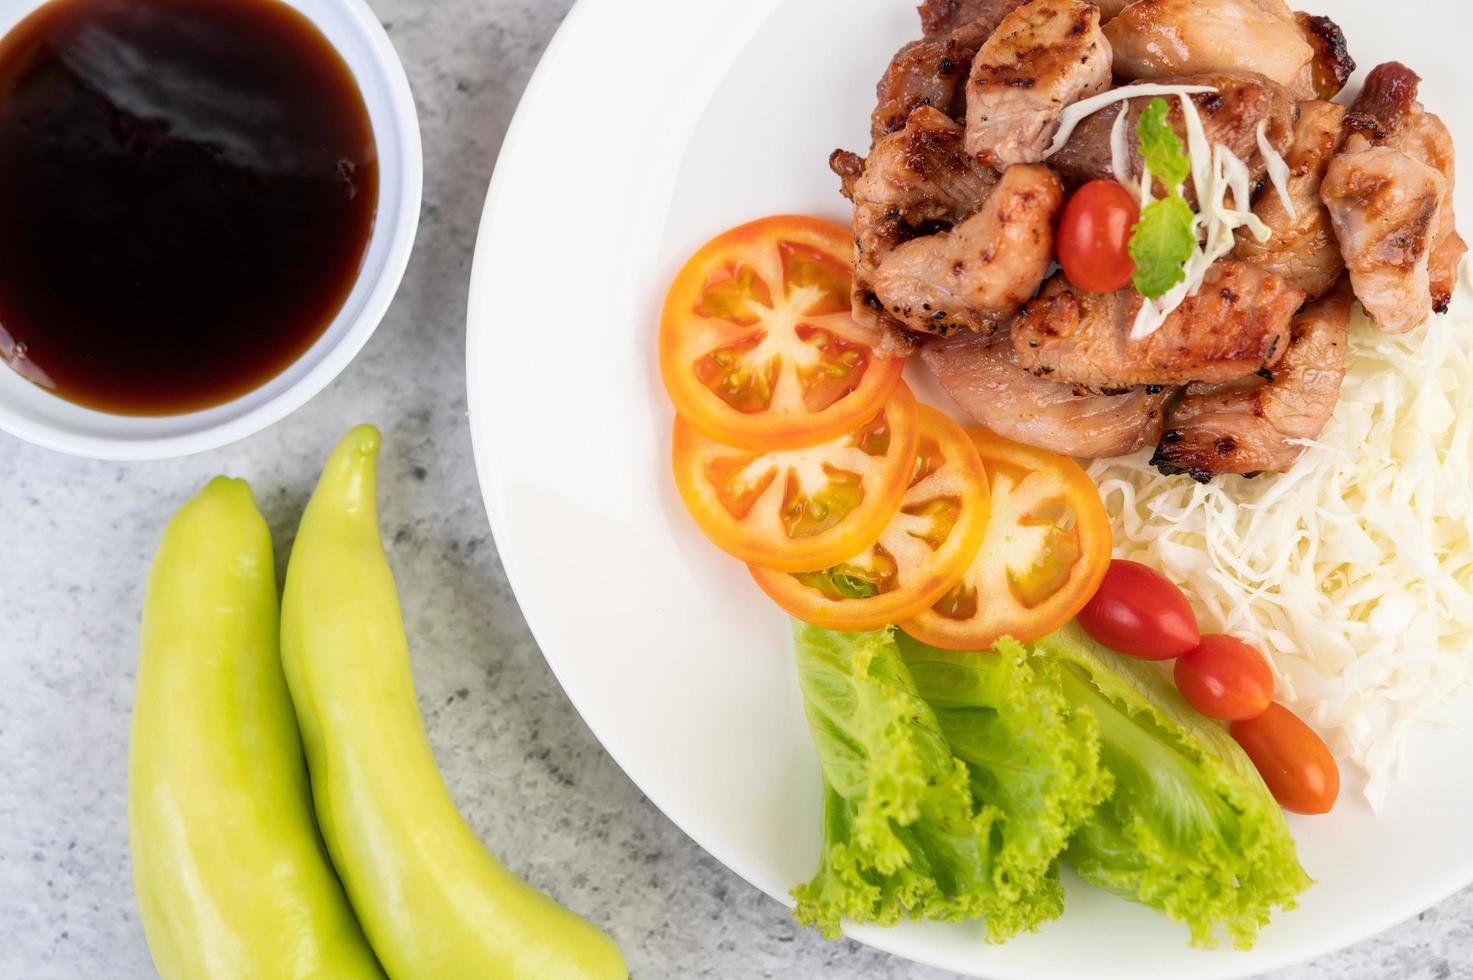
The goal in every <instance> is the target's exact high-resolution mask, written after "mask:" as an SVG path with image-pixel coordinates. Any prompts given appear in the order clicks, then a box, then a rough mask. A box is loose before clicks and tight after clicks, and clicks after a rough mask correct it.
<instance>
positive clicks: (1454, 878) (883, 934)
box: [465, 0, 1473, 980]
mask: <svg viewBox="0 0 1473 980" xmlns="http://www.w3.org/2000/svg"><path fill="white" fill-rule="evenodd" d="M659 2H660V3H664V4H669V3H670V2H671V0H659ZM786 2H791V0H763V3H764V4H765V5H766V6H767V7H768V8H775V7H778V6H780V5H781V4H782V3H786ZM608 8H615V9H618V5H617V0H576V2H575V3H574V5H573V6H572V7H571V8H570V10H569V12H568V14H567V16H566V17H565V18H564V20H563V22H562V23H561V24H560V25H559V27H558V29H557V31H556V32H555V33H554V35H553V37H552V39H551V41H550V42H549V43H548V46H547V48H546V49H545V50H544V52H543V53H542V55H541V57H540V58H539V59H538V62H537V65H536V67H535V69H534V70H533V72H532V74H531V76H530V77H529V79H528V82H527V85H526V87H525V89H524V90H523V92H522V95H521V97H520V99H519V101H518V104H517V107H516V109H515V111H514V113H513V116H512V119H511V121H510V123H509V124H508V127H507V130H506V134H505V136H504V138H503V140H502V142H501V146H500V149H499V150H498V154H497V160H496V165H495V167H494V168H493V172H492V175H491V178H490V181H489V183H488V187H487V192H486V196H485V200H484V204H483V207H482V213H481V219H480V222H479V224H478V228H477V234H476V242H475V247H474V253H473V258H472V263H471V270H470V280H469V284H468V297H467V308H466V327H465V328H466V364H465V383H466V400H467V415H468V422H469V428H470V433H471V444H472V455H473V458H474V463H475V469H476V476H477V482H478V485H479V488H480V491H481V498H482V504H483V506H484V508H485V512H486V517H487V520H488V523H489V525H490V527H491V532H492V536H493V538H494V540H495V542H496V545H497V553H498V555H499V557H500V560H501V563H502V566H503V568H504V570H505V572H506V578H507V583H508V587H509V588H510V589H511V591H512V594H513V596H514V597H515V598H516V600H517V606H518V611H519V612H520V613H521V614H522V617H523V620H524V622H526V624H527V628H528V630H529V632H530V633H531V635H532V638H533V640H534V641H535V642H536V644H537V648H538V652H539V654H541V656H542V658H543V660H544V662H545V663H546V664H547V666H548V668H549V670H551V671H552V674H553V676H554V677H555V678H556V679H557V681H558V684H559V686H560V687H561V688H562V689H563V692H564V694H565V695H566V696H567V697H568V700H569V701H570V702H571V703H572V705H573V707H574V710H575V711H577V712H578V714H579V717H580V718H581V719H582V720H583V723H584V724H585V725H587V727H588V729H589V731H590V733H591V734H592V735H593V736H594V738H595V739H596V740H597V741H598V743H599V747H600V748H601V749H602V751H604V752H605V753H606V754H607V755H608V756H609V757H610V758H611V759H612V760H613V761H614V763H615V764H616V765H617V766H618V767H619V769H620V770H621V771H622V772H623V774H624V775H625V777H626V778H628V779H629V780H630V782H632V783H633V784H634V786H635V787H636V788H637V789H638V790H639V791H640V792H641V793H642V794H643V795H644V796H645V797H646V798H647V799H648V800H649V801H650V802H651V803H652V804H653V805H654V806H655V807H656V808H657V809H659V811H660V813H661V814H662V816H664V817H665V818H666V819H668V820H669V821H670V822H671V823H672V824H673V825H674V826H675V827H676V828H677V829H678V830H680V832H681V833H683V834H685V836H686V837H688V838H689V839H690V840H691V841H692V842H694V843H695V844H696V845H697V846H698V847H700V848H701V849H702V850H704V851H706V852H707V853H708V854H710V855H711V856H712V857H714V858H716V860H718V861H719V862H721V864H722V865H723V867H725V868H726V869H727V870H728V871H730V872H731V873H733V874H735V875H737V877H739V878H741V879H742V880H743V881H745V882H746V883H747V884H749V885H751V886H752V887H753V888H755V889H757V890H758V891H760V892H761V893H763V894H764V895H767V896H768V897H769V898H772V899H774V900H775V901H777V902H779V903H780V904H782V905H783V906H785V907H788V908H791V907H792V905H793V902H792V900H791V898H790V897H789V896H787V895H785V894H781V895H780V894H774V893H773V892H772V891H771V890H769V889H768V888H766V887H764V886H763V885H762V884H760V883H759V881H758V879H757V877H756V876H755V875H754V874H752V873H750V872H749V871H748V870H747V869H746V868H745V867H744V865H745V862H744V861H743V860H742V859H741V858H740V857H738V856H737V855H734V854H732V853H730V850H729V848H728V847H726V846H724V845H723V844H722V843H721V842H719V841H714V840H708V839H707V835H706V834H704V833H701V832H698V831H696V830H694V829H692V828H691V827H688V826H686V824H685V823H683V822H682V821H681V820H680V819H678V818H677V817H675V816H674V815H673V814H672V813H671V812H670V810H669V809H667V807H666V806H665V805H664V804H663V803H662V802H661V800H662V798H663V797H664V794H662V793H659V792H652V791H651V790H650V788H649V787H648V786H647V785H646V784H645V782H644V781H642V780H641V779H640V778H639V777H638V776H636V775H635V773H634V771H632V769H631V767H630V766H629V765H626V763H625V760H624V758H623V757H622V753H621V752H620V751H619V750H616V749H615V748H613V747H612V746H611V745H610V744H609V742H608V741H607V740H606V739H605V736H604V735H603V734H602V733H601V732H600V731H599V729H598V727H597V726H596V725H595V724H594V723H593V722H592V721H590V720H589V712H587V711H585V710H584V706H583V704H582V703H581V701H580V698H579V696H578V695H576V694H575V693H574V686H570V685H569V683H568V682H567V680H566V679H565V677H564V674H563V671H564V669H565V667H566V664H564V666H563V667H560V666H559V662H558V658H557V657H556V656H555V655H549V653H548V652H547V648H546V645H545V644H544V641H543V636H544V635H545V634H546V629H545V627H544V626H543V625H541V622H540V620H539V621H538V622H534V620H533V617H532V616H531V615H529V614H528V612H527V605H526V604H525V603H524V602H523V598H522V597H523V595H524V594H526V593H525V592H524V588H525V587H526V583H527V581H528V578H529V573H528V572H527V571H526V568H527V562H526V559H525V558H524V555H523V552H522V550H521V549H520V548H519V547H518V546H517V545H514V544H512V541H513V537H512V535H510V534H509V533H508V531H509V529H510V527H511V526H512V523H513V521H512V517H511V514H510V513H509V510H508V505H507V503H506V501H505V499H504V496H503V494H502V492H501V487H500V484H499V480H498V478H497V476H496V473H497V472H498V471H499V470H500V469H501V467H500V462H501V458H500V453H499V448H498V447H497V445H496V441H495V438H494V433H493V430H494V428H495V426H496V425H497V423H496V422H495V421H494V420H495V418H496V413H495V412H493V411H491V410H490V405H491V403H492V401H493V400H494V393H493V392H491V391H489V390H488V389H487V387H486V386H485V385H482V384H478V383H477V381H476V364H477V363H479V361H480V359H481V358H483V357H486V356H489V354H490V352H491V350H492V349H493V348H494V344H495V337H496V325H495V322H494V318H492V317H490V316H487V315H483V310H484V309H485V307H486V306H487V304H488V302H489V301H488V300H487V299H486V297H487V296H488V295H489V294H491V293H492V292H495V291H496V289H497V288H498V278H499V273H498V271H497V270H495V269H494V268H493V267H491V266H490V264H489V260H488V259H487V256H488V255H489V253H490V252H491V251H492V249H493V247H494V246H493V244H492V243H493V242H494V241H496V240H497V236H499V235H501V234H503V232H502V231H501V230H500V229H501V227H502V224H503V223H502V222H500V221H499V220H498V215H499V213H500V210H501V208H502V203H501V202H502V199H503V197H504V195H505V194H506V186H505V185H506V180H505V179H504V177H503V175H504V173H505V171H506V170H507V169H508V164H507V161H509V160H512V159H515V158H516V157H517V155H518V154H522V153H525V147H526V145H527V144H528V142H529V136H528V133H529V132H530V131H531V130H533V129H534V128H535V127H536V120H537V119H539V118H541V117H543V116H545V115H551V114H552V112H553V111H554V110H556V109H557V106H556V105H555V104H553V103H552V102H551V101H550V100H549V99H548V96H549V94H550V92H551V88H550V86H551V82H550V81H549V80H550V79H551V77H552V76H553V74H554V73H555V72H556V71H558V70H559V69H560V67H561V64H562V62H563V61H564V60H565V59H567V58H568V57H569V54H570V53H575V52H576V47H575V46H576V45H578V44H580V43H583V42H584V37H583V35H584V34H585V33H586V32H587V31H586V29H587V27H588V26H589V25H590V24H591V23H592V22H593V19H594V17H593V15H594V13H595V12H602V11H604V10H606V9H608ZM770 12H771V10H770V9H769V10H768V11H767V12H765V13H764V14H763V16H762V20H763V22H765V20H766V19H767V16H768V15H769V14H770ZM1468 272H1469V273H1470V274H1473V263H1470V266H1469V270H1468ZM635 768H637V767H635ZM1469 885H1473V863H1470V864H1469V865H1468V866H1467V867H1465V868H1464V869H1463V870H1462V872H1461V873H1458V874H1451V875H1449V877H1448V878H1447V879H1445V880H1444V881H1443V883H1442V885H1441V886H1440V887H1438V888H1435V889H1433V890H1431V891H1426V892H1419V893H1418V894H1419V896H1421V897H1419V898H1418V899H1417V900H1413V901H1404V902H1402V903H1400V906H1399V907H1397V908H1395V909H1394V911H1392V914H1390V915H1383V916H1377V917H1376V921H1377V923H1378V924H1376V925H1375V926H1373V927H1372V928H1370V929H1369V930H1357V931H1356V932H1355V933H1354V934H1353V935H1349V936H1348V937H1347V936H1345V935H1338V934H1337V935H1334V936H1333V938H1330V937H1329V935H1328V934H1324V933H1319V934H1316V935H1315V936H1313V937H1311V938H1308V939H1305V940H1302V941H1297V942H1295V943H1294V944H1292V946H1290V947H1289V948H1285V949H1283V950H1282V951H1278V952H1275V951H1265V950H1259V951H1256V952H1255V954H1254V956H1253V960H1254V962H1253V963H1252V964H1251V965H1248V964H1245V965H1243V966H1241V967H1234V966H1231V965H1229V966H1227V967H1226V968H1225V969H1217V968H1215V966H1214V965H1212V964H1209V963H1207V962H1206V961H1204V962H1203V964H1202V968H1201V969H1200V970H1197V971H1194V972H1193V973H1192V974H1191V975H1190V978H1191V980H1234V978H1240V977H1248V976H1251V975H1256V974H1259V973H1261V972H1264V971H1272V970H1282V969H1285V968H1289V967H1293V966H1296V965H1299V964H1303V963H1307V962H1309V961H1311V960H1315V959H1319V958H1321V957H1324V956H1326V955H1329V954H1332V953H1335V952H1337V951H1339V950H1342V949H1346V948H1348V947H1350V946H1353V945H1355V944H1357V943H1360V942H1363V941H1365V940H1368V939H1371V938H1373V937H1375V936H1378V935H1381V934H1383V933H1385V932H1386V931H1388V930H1390V929H1393V928H1395V927H1397V926H1398V925H1401V924H1402V923H1404V922H1406V921H1409V920H1410V919H1411V918H1413V917H1415V916H1416V915H1418V914H1419V913H1420V912H1422V911H1425V910H1427V909H1430V908H1432V907H1433V906H1435V905H1438V904H1440V903H1441V902H1443V901H1446V900H1447V899H1448V898H1450V897H1451V896H1453V895H1455V894H1456V893H1458V892H1459V891H1462V890H1463V889H1465V888H1467V887H1468V886H1469ZM1428 896H1431V897H1428ZM844 935H845V936H846V937H848V938H851V939H853V940H855V941H856V942H859V943H861V944H863V945H866V946H870V947H873V948H875V949H878V950H881V951H882V952H885V953H888V954H890V955H893V956H895V957H897V958H899V959H902V960H905V961H908V962H914V963H918V964H922V965H927V966H932V967H933V968H937V969H942V970H954V969H955V966H954V965H951V964H945V963H938V962H936V961H935V960H933V959H930V958H926V957H924V956H923V955H917V954H916V952H914V951H912V950H910V949H900V948H897V947H898V946H899V945H900V944H899V943H896V942H892V941H888V940H887V936H889V935H893V933H891V932H890V931H889V930H886V929H884V928H883V927H879V926H874V925H858V926H856V925H854V924H852V923H846V928H845V929H844ZM987 969H988V971H989V972H988V973H986V974H983V973H977V972H971V971H968V972H967V973H966V974H963V975H969V976H974V977H978V978H983V977H991V978H993V980H1043V976H1042V975H1041V974H1039V973H1036V972H1035V973H1029V974H1027V975H1024V974H1020V973H1017V972H1009V971H1007V970H1004V972H997V970H996V969H995V968H994V967H992V966H988V967H987ZM1049 976H1050V977H1058V978H1061V980H1062V978H1065V977H1080V978H1082V977H1083V976H1084V975H1083V974H1078V973H1052V974H1049Z"/></svg>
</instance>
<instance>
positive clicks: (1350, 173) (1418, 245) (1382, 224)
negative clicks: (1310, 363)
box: [1320, 146, 1447, 333]
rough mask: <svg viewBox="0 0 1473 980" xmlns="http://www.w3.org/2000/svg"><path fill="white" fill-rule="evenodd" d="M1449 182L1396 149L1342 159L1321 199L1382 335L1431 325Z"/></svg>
mask: <svg viewBox="0 0 1473 980" xmlns="http://www.w3.org/2000/svg"><path fill="white" fill-rule="evenodd" d="M1446 193H1447V181H1446V180H1444V179H1443V177H1442V174H1440V173H1438V172H1437V171H1436V170H1434V169H1433V168H1431V167H1429V166H1427V165H1426V164H1425V163H1421V162H1419V161H1417V160H1413V159H1412V158H1411V157H1409V156H1407V155H1406V154H1405V153H1402V152H1401V151H1399V150H1393V149H1392V148H1391V147H1389V146H1373V147H1369V148H1367V149H1363V150H1357V151H1354V152H1347V153H1344V154H1341V155H1340V156H1337V157H1335V159H1334V160H1332V161H1331V162H1330V167H1329V169H1328V170H1327V171H1326V172H1325V181H1324V184H1323V185H1322V186H1321V187H1320V197H1321V198H1322V199H1323V200H1324V202H1325V206H1326V207H1327V208H1328V209H1329V211H1330V219H1331V222H1332V223H1333V224H1334V227H1335V237H1336V238H1337V239H1339V241H1340V252H1341V254H1342V255H1343V256H1344V257H1345V266H1346V268H1348V269H1349V270H1350V281H1351V282H1352V283H1353V284H1354V286H1355V295H1356V298H1357V299H1359V300H1360V301H1361V305H1362V306H1364V307H1365V308H1366V313H1367V314H1368V315H1369V316H1370V318H1371V320H1372V321H1373V322H1374V323H1375V324H1376V326H1377V327H1379V328H1381V329H1382V330H1385V331H1387V332H1389V333H1403V332H1405V331H1407V330H1410V329H1412V328H1413V327H1415V326H1417V325H1418V324H1419V323H1421V322H1422V321H1423V320H1424V319H1426V317H1427V310H1428V307H1429V305H1430V303H1429V298H1430V296H1431V278H1430V277H1429V275H1428V272H1427V263H1428V258H1429V257H1430V255H1431V254H1432V247H1433V244H1434V241H1435V237H1436V231H1437V222H1438V210H1439V208H1440V207H1441V204H1442V199H1443V196H1444V195H1445V194H1446Z"/></svg>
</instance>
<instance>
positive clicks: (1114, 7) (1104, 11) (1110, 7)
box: [1095, 0, 1133, 24]
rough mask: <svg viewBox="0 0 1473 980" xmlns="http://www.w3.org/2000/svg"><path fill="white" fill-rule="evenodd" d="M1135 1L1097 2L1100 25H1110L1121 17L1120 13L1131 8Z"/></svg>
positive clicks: (1113, 0) (1105, 0)
mask: <svg viewBox="0 0 1473 980" xmlns="http://www.w3.org/2000/svg"><path fill="white" fill-rule="evenodd" d="M1132 2H1133V0H1095V6H1096V7H1099V8H1100V23H1101V24H1108V23H1110V21H1112V20H1114V19H1115V18H1116V17H1119V16H1120V11H1122V10H1124V9H1125V8H1126V7H1129V6H1130V5H1131V3H1132Z"/></svg>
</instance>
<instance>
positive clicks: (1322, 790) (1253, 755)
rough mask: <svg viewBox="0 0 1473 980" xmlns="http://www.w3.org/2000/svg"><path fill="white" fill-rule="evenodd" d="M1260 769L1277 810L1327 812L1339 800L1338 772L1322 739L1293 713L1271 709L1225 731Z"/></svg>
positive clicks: (1278, 708) (1275, 706) (1280, 708)
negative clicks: (1336, 798) (1277, 806)
mask: <svg viewBox="0 0 1473 980" xmlns="http://www.w3.org/2000/svg"><path fill="white" fill-rule="evenodd" d="M1228 731H1229V732H1230V733H1231V734H1232V736H1233V738H1235V739H1237V740H1238V744H1239V745H1241V746H1242V747H1243V751H1244V752H1245V753H1246V754H1247V756H1248V758H1250V759H1252V760H1253V764H1254V765H1255V766H1257V767H1258V774H1259V775H1260V776H1262V777H1263V781H1264V783H1265V784H1266V785H1267V786H1268V790H1269V792H1270V793H1272V794H1273V795H1274V799H1276V800H1278V801H1279V806H1281V807H1283V808H1284V809H1285V810H1293V811H1294V812H1295V813H1329V812H1330V808H1331V807H1333V806H1334V805H1335V797H1337V796H1339V795H1340V769H1339V767H1338V766H1336V765H1335V757H1334V756H1332V755H1331V754H1330V749H1329V747H1328V746H1326V745H1325V743H1324V740H1323V739H1321V738H1320V737H1319V736H1318V735H1316V734H1315V731H1314V729H1313V728H1310V727H1309V726H1308V725H1306V724H1305V723H1304V722H1302V721H1300V720H1299V718H1298V716H1296V715H1295V714H1294V712H1292V711H1290V710H1289V709H1288V708H1286V707H1284V706H1283V705H1281V704H1270V705H1269V706H1268V710H1267V711H1265V712H1264V713H1263V714H1261V715H1259V716H1258V717H1257V718H1249V719H1246V720H1244V721H1235V722H1233V724H1232V726H1231V727H1230V728H1229V729H1228Z"/></svg>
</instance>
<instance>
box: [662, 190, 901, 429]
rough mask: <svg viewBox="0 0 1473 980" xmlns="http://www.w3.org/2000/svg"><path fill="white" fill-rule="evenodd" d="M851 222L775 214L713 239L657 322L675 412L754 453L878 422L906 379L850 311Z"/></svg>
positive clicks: (685, 271)
mask: <svg viewBox="0 0 1473 980" xmlns="http://www.w3.org/2000/svg"><path fill="white" fill-rule="evenodd" d="M853 249H854V244H853V239H852V236H851V235H850V232H849V229H847V228H844V227H843V226H841V225H836V224H832V223H830V222H827V221H819V220H818V219H816V218H805V217H802V216H799V215H780V216H777V217H772V218H763V219H761V220H759V221H753V222H751V223H750V224H745V225H741V226H740V227H737V228H733V229H731V230H730V231H728V232H725V233H724V234H721V235H718V236H717V237H716V238H714V239H712V240H711V241H709V242H707V243H706V244H705V245H704V246H702V248H701V250H700V251H698V252H696V254H695V255H693V256H691V258H690V260H689V261H688V262H686V264H685V267H684V268H682V269H681V270H680V274H679V275H677V276H676V277H675V282H674V284H673V285H672V286H671V287H670V292H669V293H668V294H667V295H666V297H665V309H664V312H663V314H662V315H661V317H660V374H661V377H663V378H664V381H665V388H666V390H667V391H668V392H669V393H670V400H671V401H673V402H674V403H675V410H676V411H677V412H678V413H679V414H680V415H681V417H683V418H684V419H685V420H686V421H687V422H689V423H690V424H691V425H693V426H695V427H696V428H697V429H700V430H701V431H702V432H704V433H705V434H706V435H708V436H710V437H711V438H712V439H716V440H718V441H720V442H724V443H727V444H728V445H732V446H742V447H745V448H748V449H770V448H774V447H781V448H796V447H800V446H813V445H817V444H818V443H820V442H826V441H828V440H831V439H835V438H838V437H839V436H842V435H844V434H845V433H847V432H850V431H852V430H853V429H854V428H855V427H856V426H858V425H859V424H860V423H861V422H863V421H864V420H865V419H868V418H872V417H873V416H874V414H875V412H877V411H878V410H879V408H880V406H881V405H883V404H884V403H885V399H887V398H888V397H889V396H890V393H891V392H892V391H894V390H895V386H896V385H897V384H898V383H899V382H900V372H901V369H902V368H903V367H904V359H903V358H894V359H885V358H882V357H880V356H879V355H877V354H876V353H875V351H874V346H875V344H876V343H878V342H879V340H880V334H879V331H878V329H876V328H874V327H868V326H861V325H860V324H858V323H855V322H854V320H853V319H852V318H851V317H850V315H849V314H850V309H851V306H850V295H849V291H850V279H851V277H852V272H851V270H850V256H851V255H852V253H853Z"/></svg>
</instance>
